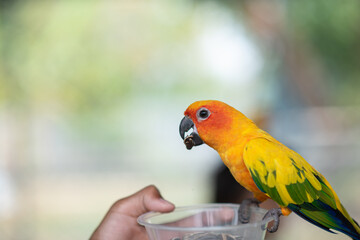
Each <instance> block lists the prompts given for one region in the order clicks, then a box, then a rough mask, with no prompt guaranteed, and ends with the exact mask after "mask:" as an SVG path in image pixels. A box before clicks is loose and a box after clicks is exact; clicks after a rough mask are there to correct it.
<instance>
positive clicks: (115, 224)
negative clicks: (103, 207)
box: [90, 185, 175, 240]
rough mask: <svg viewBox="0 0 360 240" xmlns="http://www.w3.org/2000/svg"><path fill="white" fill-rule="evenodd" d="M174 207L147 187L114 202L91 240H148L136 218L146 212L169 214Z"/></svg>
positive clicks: (152, 188)
mask: <svg viewBox="0 0 360 240" xmlns="http://www.w3.org/2000/svg"><path fill="white" fill-rule="evenodd" d="M174 208H175V206H174V205H173V204H172V203H170V202H168V201H166V200H164V199H163V198H162V197H161V195H160V192H159V190H158V189H157V188H156V187H155V186H153V185H150V186H147V187H145V188H143V189H142V190H140V191H138V192H137V193H135V194H133V195H131V196H129V197H126V198H123V199H120V200H118V201H116V202H115V203H114V204H113V205H112V207H111V208H110V210H109V211H108V212H107V214H106V215H105V217H104V219H103V220H102V221H101V223H100V225H99V226H98V227H97V229H96V230H95V231H94V233H93V234H92V236H91V238H90V239H91V240H115V239H116V240H123V239H124V240H125V239H126V240H132V239H134V240H135V239H136V240H139V239H141V240H142V239H144V240H146V239H148V237H147V235H146V231H145V228H144V227H142V226H140V225H139V224H138V223H137V218H138V217H139V216H140V215H141V214H144V213H146V212H149V211H155V212H171V211H173V210H174Z"/></svg>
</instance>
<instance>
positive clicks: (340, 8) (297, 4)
mask: <svg viewBox="0 0 360 240" xmlns="http://www.w3.org/2000/svg"><path fill="white" fill-rule="evenodd" d="M359 12H360V2H359V1H357V0H346V1H336V0H319V1H311V0H305V1H287V18H288V19H289V22H288V27H289V29H290V31H291V33H292V34H293V35H294V36H295V37H298V38H304V39H305V40H306V41H307V42H308V43H309V44H310V45H311V49H312V50H313V51H315V53H316V55H317V56H318V57H320V58H321V60H322V62H323V64H324V66H325V68H326V72H327V76H326V77H327V78H328V79H329V81H332V82H334V83H335V85H334V88H333V91H336V92H337V91H339V92H337V93H335V94H334V93H333V97H335V99H334V101H335V103H336V102H337V103H347V104H349V103H350V104H351V102H349V101H351V100H354V99H356V101H357V103H360V98H359V97H357V98H354V97H355V96H357V95H358V94H357V92H358V90H359V88H360V81H359V80H360V27H359V23H360V14H359ZM338 93H340V94H338Z"/></svg>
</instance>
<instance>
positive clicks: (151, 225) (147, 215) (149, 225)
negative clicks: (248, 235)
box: [137, 203, 274, 232]
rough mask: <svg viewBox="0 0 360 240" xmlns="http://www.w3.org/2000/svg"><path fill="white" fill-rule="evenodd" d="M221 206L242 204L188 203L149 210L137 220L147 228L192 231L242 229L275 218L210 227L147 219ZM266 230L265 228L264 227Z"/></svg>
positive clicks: (234, 206) (258, 209)
mask: <svg viewBox="0 0 360 240" xmlns="http://www.w3.org/2000/svg"><path fill="white" fill-rule="evenodd" d="M219 207H231V208H239V207H240V204H234V203H206V204H195V205H187V206H179V207H176V208H175V209H174V210H173V211H172V212H168V213H160V212H153V211H151V212H147V213H144V214H142V215H140V216H139V217H138V218H137V222H138V223H139V224H140V225H142V226H144V227H145V228H152V229H154V228H156V229H157V230H166V231H178V232H190V231H215V232H216V231H230V230H235V229H241V228H249V227H258V226H261V225H266V224H267V223H269V222H271V221H272V220H274V218H273V217H271V216H269V217H267V218H266V219H264V220H261V221H258V222H254V223H246V224H242V225H228V226H210V227H177V226H166V225H163V224H156V223H149V222H147V221H146V219H148V218H150V217H155V216H159V215H163V214H171V213H173V212H176V211H184V210H187V209H201V208H203V209H206V208H219ZM250 208H251V209H252V210H255V211H257V212H260V213H261V212H262V213H264V214H265V213H266V212H267V211H268V210H266V209H263V208H260V207H252V206H251V207H250ZM264 231H265V229H264Z"/></svg>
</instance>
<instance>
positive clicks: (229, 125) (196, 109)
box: [179, 100, 251, 150]
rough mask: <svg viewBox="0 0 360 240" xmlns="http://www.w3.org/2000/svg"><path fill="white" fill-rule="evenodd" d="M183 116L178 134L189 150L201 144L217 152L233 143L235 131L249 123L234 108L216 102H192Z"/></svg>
mask: <svg viewBox="0 0 360 240" xmlns="http://www.w3.org/2000/svg"><path fill="white" fill-rule="evenodd" d="M184 115H185V117H184V118H183V119H182V120H181V123H180V127H179V132H180V136H181V138H182V139H183V140H184V143H185V145H186V148H187V149H189V150H190V149H191V148H192V147H193V146H198V145H201V144H203V143H206V144H207V145H209V146H210V147H212V148H214V149H215V150H218V148H219V147H221V146H223V145H224V144H229V143H231V142H233V141H234V140H235V139H236V136H237V135H236V134H237V130H239V129H240V128H241V126H242V125H243V124H244V123H245V122H249V121H250V120H249V119H247V118H246V117H245V116H244V115H243V114H242V113H241V112H239V111H237V110H236V109H235V108H233V107H231V106H229V105H227V104H225V103H223V102H220V101H216V100H207V101H197V102H194V103H192V104H191V105H190V106H189V107H188V108H187V109H186V111H185V113H184ZM250 122H251V121H250Z"/></svg>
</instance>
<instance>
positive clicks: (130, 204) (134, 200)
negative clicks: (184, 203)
mask: <svg viewBox="0 0 360 240" xmlns="http://www.w3.org/2000/svg"><path fill="white" fill-rule="evenodd" d="M113 207H114V208H118V209H114V210H115V211H116V210H117V211H119V212H121V213H123V214H126V215H128V216H132V217H138V216H140V215H141V214H144V213H146V212H150V211H155V212H171V211H173V210H174V208H175V206H174V204H172V203H170V202H168V201H166V200H165V199H163V198H162V197H161V195H160V192H159V190H158V189H157V188H156V187H155V186H154V185H150V186H147V187H145V188H143V189H141V190H140V191H138V192H137V193H135V194H133V195H131V196H129V197H127V198H125V199H122V200H119V201H118V202H117V203H115V204H114V206H113Z"/></svg>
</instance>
